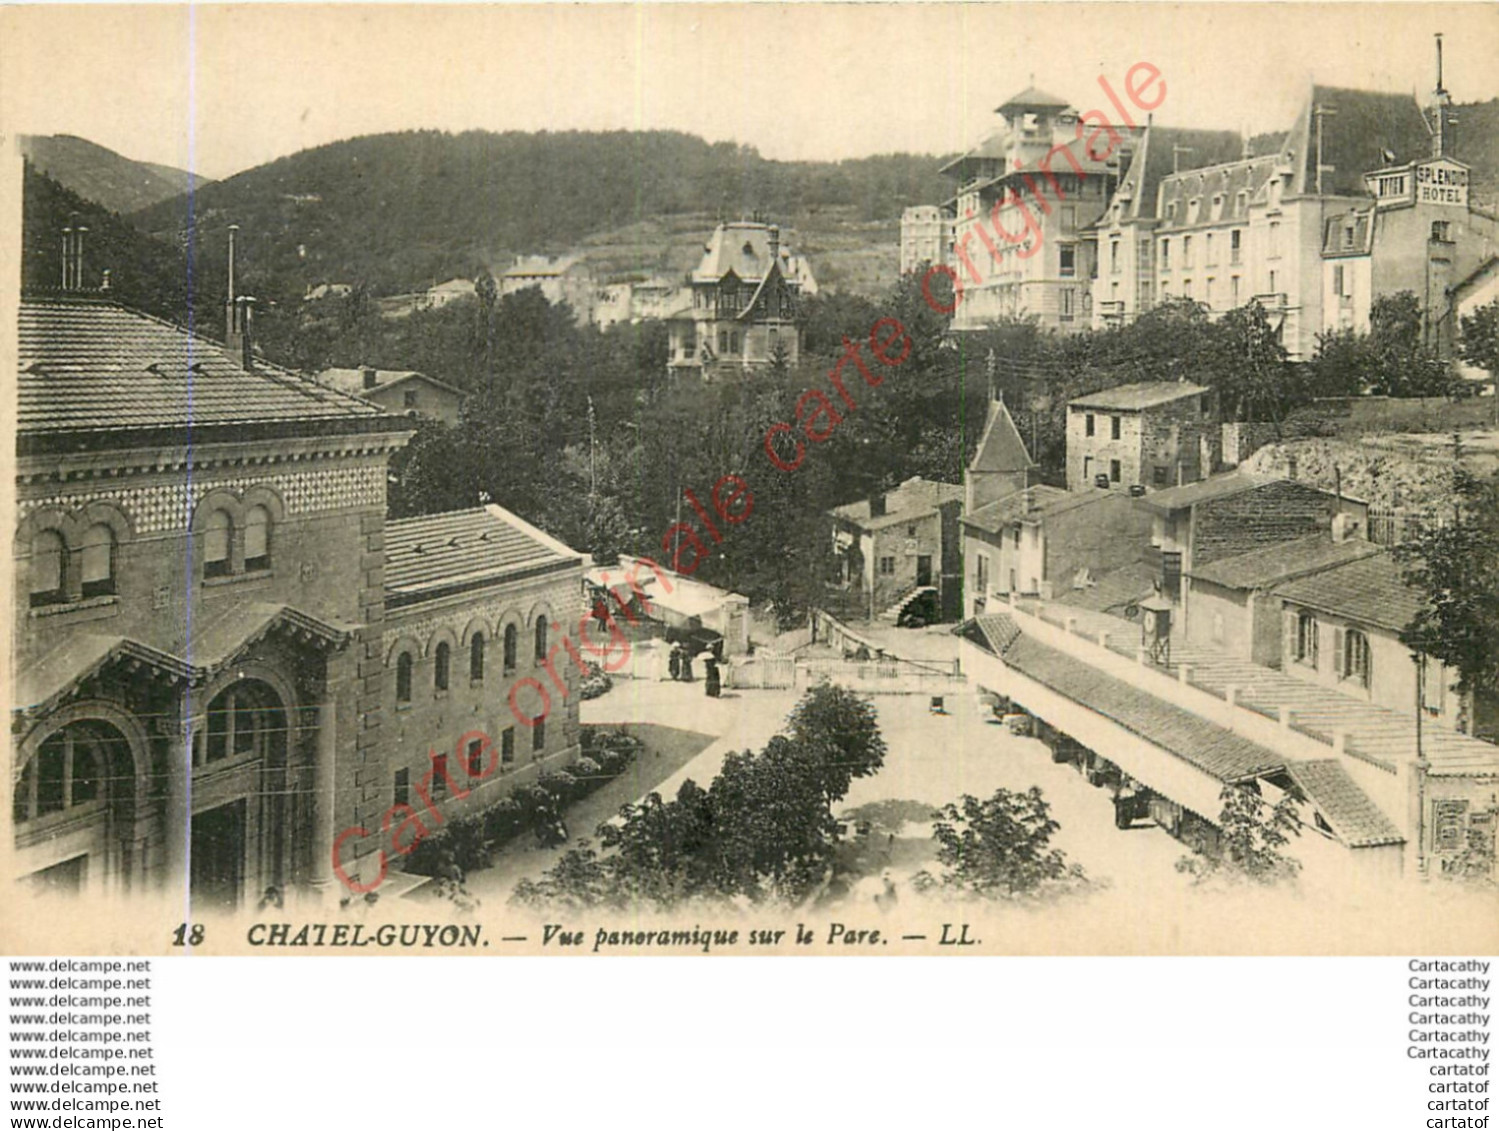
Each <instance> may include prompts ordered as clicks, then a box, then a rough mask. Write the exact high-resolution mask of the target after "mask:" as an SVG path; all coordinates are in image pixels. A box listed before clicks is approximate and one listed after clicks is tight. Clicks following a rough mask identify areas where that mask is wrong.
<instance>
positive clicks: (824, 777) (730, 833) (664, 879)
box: [513, 687, 885, 908]
mask: <svg viewBox="0 0 1499 1131" xmlns="http://www.w3.org/2000/svg"><path fill="white" fill-rule="evenodd" d="M873 724H874V712H873V710H872V709H871V708H870V707H869V705H868V704H867V703H864V702H863V701H862V700H860V699H859V698H858V697H857V696H854V695H851V694H850V693H849V692H847V691H844V690H843V689H842V688H836V687H834V688H818V689H816V690H815V691H813V692H809V693H808V695H807V696H806V698H804V699H803V700H802V702H801V704H799V705H798V707H797V709H796V711H794V712H793V714H792V722H791V724H790V727H789V729H790V731H791V733H790V734H782V735H776V736H775V737H774V738H772V739H771V740H770V742H768V743H767V744H766V746H765V749H763V750H762V751H760V752H759V753H758V754H757V753H752V752H751V751H748V750H745V751H743V752H740V753H737V754H730V755H729V756H728V757H727V758H725V759H724V764H723V768H722V770H720V772H719V774H718V776H717V777H715V778H714V779H713V782H712V784H711V785H710V786H709V787H708V788H707V789H706V790H705V789H703V788H702V787H701V786H699V785H697V784H696V783H695V782H692V781H688V782H686V783H685V784H684V785H683V786H682V788H681V789H680V790H679V791H678V792H677V796H676V797H675V798H674V799H672V800H670V801H666V800H663V799H662V797H661V796H660V795H659V794H656V793H652V794H651V795H650V796H649V797H647V798H646V799H645V800H644V801H642V802H639V803H636V804H630V805H626V806H624V807H623V808H622V809H621V810H620V814H619V818H618V819H617V820H616V821H614V822H612V823H609V824H605V825H601V826H599V829H598V833H597V835H598V846H597V847H596V846H595V845H594V844H592V843H590V842H586V841H585V842H582V843H580V844H579V845H578V846H577V847H576V848H574V849H572V850H570V851H569V852H567V853H566V854H564V856H563V858H562V859H561V860H560V861H559V862H558V864H557V865H556V866H555V867H553V868H552V869H551V870H550V871H549V872H547V873H546V874H545V875H543V876H542V877H541V878H540V879H539V880H534V881H530V880H528V881H523V882H522V883H521V884H519V885H517V887H516V889H515V894H514V897H513V901H514V902H516V903H518V904H521V905H523V906H530V907H549V906H562V907H571V908H577V907H598V906H603V907H614V908H627V907H633V908H638V907H642V906H649V907H660V908H669V907H671V906H673V905H675V904H678V903H680V902H681V901H683V900H690V899H696V900H703V901H707V902H711V903H722V902H727V901H747V902H749V903H766V902H781V903H786V904H793V905H794V904H797V903H801V902H803V901H804V900H806V899H807V897H808V896H810V895H811V894H812V893H813V892H814V891H816V890H817V889H818V888H819V887H820V886H821V885H822V884H823V882H824V881H825V880H826V879H827V878H828V876H829V874H830V872H831V871H832V869H833V865H834V856H835V853H836V850H837V845H838V822H837V821H836V820H835V819H834V817H833V812H832V806H833V804H834V803H835V802H837V801H838V800H840V799H841V798H842V797H843V794H844V792H845V791H846V790H847V788H848V780H849V779H850V778H852V777H854V776H863V775H864V774H870V773H874V772H875V771H876V770H877V769H878V768H879V765H880V762H881V761H882V760H883V756H884V750H885V744H884V740H883V739H882V738H881V737H880V734H879V731H878V729H877V728H875V727H874V725H873ZM838 725H846V726H848V727H849V728H850V731H851V734H850V735H849V736H847V737H846V738H845V737H844V736H835V735H834V734H833V733H832V731H831V728H833V727H836V726H838ZM840 780H841V781H842V787H841V788H839V787H838V785H837V782H838V781H840Z"/></svg>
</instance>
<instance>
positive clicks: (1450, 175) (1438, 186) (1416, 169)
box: [1364, 157, 1468, 208]
mask: <svg viewBox="0 0 1499 1131" xmlns="http://www.w3.org/2000/svg"><path fill="white" fill-rule="evenodd" d="M1364 182H1365V183H1366V184H1367V185H1368V186H1369V191H1370V192H1372V193H1373V194H1374V196H1375V198H1376V199H1377V200H1378V203H1379V206H1380V207H1381V208H1386V207H1389V206H1391V205H1408V204H1443V205H1449V206H1452V207H1455V208H1466V207H1467V206H1468V167H1467V166H1466V165H1459V164H1458V163H1457V162H1456V161H1449V160H1447V159H1446V158H1445V157H1438V158H1435V159H1434V160H1431V161H1421V162H1417V163H1414V164H1411V165H1405V166H1403V167H1401V168H1398V169H1381V170H1380V171H1379V172H1377V173H1370V174H1369V175H1368V176H1366V177H1365V178H1364Z"/></svg>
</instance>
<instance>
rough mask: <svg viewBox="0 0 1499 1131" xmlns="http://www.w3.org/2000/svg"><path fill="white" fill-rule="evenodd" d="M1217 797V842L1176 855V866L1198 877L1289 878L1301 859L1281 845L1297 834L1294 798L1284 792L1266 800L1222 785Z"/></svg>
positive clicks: (1252, 792)
mask: <svg viewBox="0 0 1499 1131" xmlns="http://www.w3.org/2000/svg"><path fill="white" fill-rule="evenodd" d="M1219 800H1220V801H1221V802H1222V803H1223V811H1222V813H1221V814H1220V815H1219V818H1218V842H1217V845H1216V846H1215V847H1213V848H1211V849H1209V850H1207V851H1202V852H1199V853H1198V854H1197V855H1194V856H1186V857H1183V858H1182V859H1180V860H1178V861H1177V862H1176V867H1177V870H1178V871H1180V872H1189V873H1191V874H1192V875H1194V876H1195V877H1196V878H1197V879H1198V881H1199V882H1201V881H1204V880H1207V879H1209V878H1211V877H1221V878H1224V879H1228V880H1234V881H1239V880H1243V881H1249V882H1252V883H1258V884H1267V885H1268V884H1277V883H1281V882H1283V881H1286V880H1293V879H1295V878H1296V876H1297V875H1298V874H1299V873H1300V872H1301V861H1299V860H1297V859H1296V858H1295V857H1293V856H1289V855H1287V854H1286V853H1285V852H1284V851H1283V849H1284V848H1285V847H1286V845H1287V844H1289V843H1290V841H1291V837H1293V836H1300V835H1301V819H1300V817H1299V815H1298V813H1297V808H1296V800H1295V798H1293V797H1292V796H1291V795H1290V794H1286V795H1285V796H1283V797H1282V798H1281V799H1280V800H1279V801H1277V802H1276V803H1275V804H1274V805H1273V806H1267V805H1266V803H1265V799H1264V797H1262V796H1261V795H1260V793H1259V791H1258V790H1255V789H1250V788H1247V787H1245V786H1240V785H1227V786H1224V787H1223V792H1222V794H1221V795H1220V797H1219Z"/></svg>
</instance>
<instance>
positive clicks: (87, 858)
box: [11, 717, 136, 893]
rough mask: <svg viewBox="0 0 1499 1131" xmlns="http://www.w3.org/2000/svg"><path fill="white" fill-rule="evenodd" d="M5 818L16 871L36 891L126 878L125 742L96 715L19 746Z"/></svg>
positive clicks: (128, 758) (131, 780)
mask: <svg viewBox="0 0 1499 1131" xmlns="http://www.w3.org/2000/svg"><path fill="white" fill-rule="evenodd" d="M21 759H22V761H21V766H20V772H19V774H18V775H17V777H16V779H15V792H14V794H13V798H12V806H11V818H12V821H13V823H14V826H15V844H16V853H17V856H18V857H19V865H20V866H19V869H18V871H19V872H20V874H21V875H22V876H24V877H25V880H26V882H27V883H28V884H30V885H31V886H32V887H34V888H36V889H38V890H41V891H50V892H58V893H80V892H82V891H84V890H85V889H90V890H95V891H98V890H103V889H104V888H106V887H108V886H112V885H114V884H120V883H125V882H126V878H127V877H128V876H129V875H130V872H131V869H132V867H133V865H134V860H133V859H132V855H133V836H132V825H133V818H134V813H135V790H136V768H135V759H134V756H133V754H132V750H131V744H130V742H129V740H128V739H127V738H126V737H125V735H124V734H123V733H122V732H121V730H120V729H119V727H117V726H116V725H114V724H113V723H111V722H109V721H106V720H105V719H102V718H91V717H79V718H74V719H72V720H70V721H67V722H64V723H62V725H60V726H57V727H55V728H54V729H53V730H51V731H50V732H49V733H46V734H44V735H43V736H42V738H41V740H40V741H39V742H34V743H29V744H28V745H27V746H26V747H23V749H22V751H21Z"/></svg>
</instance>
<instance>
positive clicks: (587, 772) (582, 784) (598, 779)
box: [567, 757, 610, 793]
mask: <svg viewBox="0 0 1499 1131" xmlns="http://www.w3.org/2000/svg"><path fill="white" fill-rule="evenodd" d="M567 772H568V773H569V774H571V775H572V776H573V777H574V778H576V779H577V780H578V791H579V792H580V793H592V792H593V791H594V790H596V789H598V787H599V786H601V785H603V784H604V778H605V777H606V776H610V775H605V773H604V768H603V766H602V765H600V764H599V763H598V762H596V761H594V760H593V759H592V758H588V757H583V758H579V759H578V760H577V761H576V762H574V763H573V764H572V765H570V766H568V767H567Z"/></svg>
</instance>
